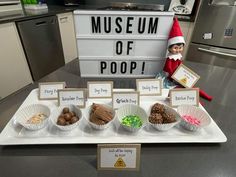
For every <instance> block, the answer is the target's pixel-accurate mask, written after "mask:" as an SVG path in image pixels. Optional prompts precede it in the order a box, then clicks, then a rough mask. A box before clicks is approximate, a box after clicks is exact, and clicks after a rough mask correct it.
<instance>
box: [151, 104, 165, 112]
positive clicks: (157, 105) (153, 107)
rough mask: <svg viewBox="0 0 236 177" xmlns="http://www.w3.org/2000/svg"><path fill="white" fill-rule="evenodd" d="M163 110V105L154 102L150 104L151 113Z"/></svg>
mask: <svg viewBox="0 0 236 177" xmlns="http://www.w3.org/2000/svg"><path fill="white" fill-rule="evenodd" d="M164 111H165V108H164V105H162V104H159V103H156V104H154V105H153V106H152V109H151V113H163V112H164Z"/></svg>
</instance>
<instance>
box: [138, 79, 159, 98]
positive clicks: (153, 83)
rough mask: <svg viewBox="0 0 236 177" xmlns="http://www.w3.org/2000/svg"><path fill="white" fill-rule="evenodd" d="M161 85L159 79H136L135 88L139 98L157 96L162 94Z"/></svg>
mask: <svg viewBox="0 0 236 177" xmlns="http://www.w3.org/2000/svg"><path fill="white" fill-rule="evenodd" d="M161 83H162V82H161V80H160V79H137V80H136V88H137V90H138V91H139V93H140V96H142V95H143V96H155V95H156V96H158V95H161V93H162V92H161V91H162V89H161Z"/></svg>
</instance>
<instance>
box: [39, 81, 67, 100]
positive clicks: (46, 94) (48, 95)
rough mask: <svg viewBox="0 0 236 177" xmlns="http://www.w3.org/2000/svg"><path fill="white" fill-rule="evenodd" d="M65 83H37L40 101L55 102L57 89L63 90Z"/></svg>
mask: <svg viewBox="0 0 236 177" xmlns="http://www.w3.org/2000/svg"><path fill="white" fill-rule="evenodd" d="M65 85H66V83H65V82H45V83H39V99H40V100H56V99H57V96H58V93H57V91H58V90H59V89H64V88H65Z"/></svg>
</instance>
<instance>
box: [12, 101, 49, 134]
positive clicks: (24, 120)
mask: <svg viewBox="0 0 236 177" xmlns="http://www.w3.org/2000/svg"><path fill="white" fill-rule="evenodd" d="M37 114H44V115H45V119H44V120H42V121H41V122H40V123H37V124H33V123H29V122H28V121H29V119H30V118H32V117H33V116H34V115H37ZM50 114H51V111H50V109H49V107H48V106H46V105H43V104H32V105H29V106H26V107H24V108H22V109H21V110H19V111H18V112H17V113H16V115H15V117H16V121H17V122H18V123H19V124H20V125H22V126H23V127H24V128H26V129H28V130H40V129H42V128H44V127H45V126H46V125H47V123H48V118H49V116H50Z"/></svg>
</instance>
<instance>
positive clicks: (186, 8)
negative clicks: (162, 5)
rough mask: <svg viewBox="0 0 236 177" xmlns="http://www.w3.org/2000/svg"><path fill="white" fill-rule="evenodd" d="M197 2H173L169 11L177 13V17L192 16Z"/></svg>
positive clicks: (190, 0)
mask: <svg viewBox="0 0 236 177" xmlns="http://www.w3.org/2000/svg"><path fill="white" fill-rule="evenodd" d="M194 3H195V0H172V1H171V3H170V7H169V11H173V12H175V14H177V15H190V14H191V13H192V10H193V6H194Z"/></svg>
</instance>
